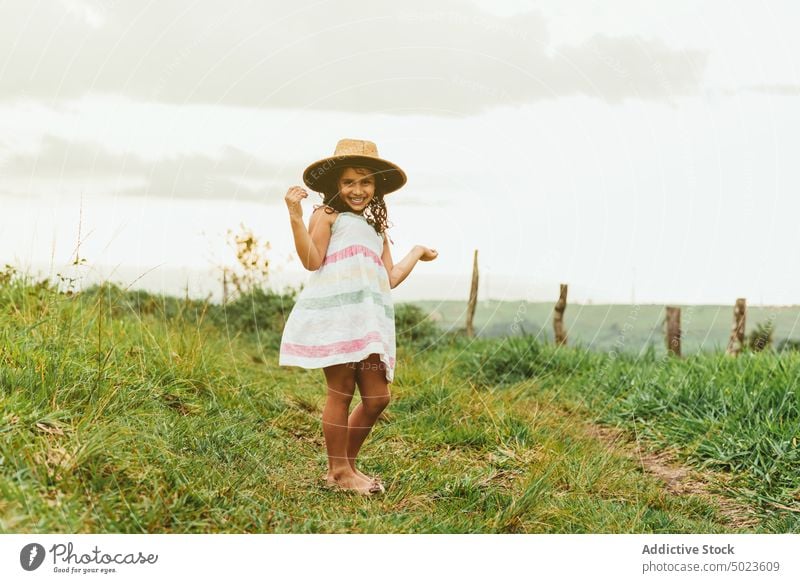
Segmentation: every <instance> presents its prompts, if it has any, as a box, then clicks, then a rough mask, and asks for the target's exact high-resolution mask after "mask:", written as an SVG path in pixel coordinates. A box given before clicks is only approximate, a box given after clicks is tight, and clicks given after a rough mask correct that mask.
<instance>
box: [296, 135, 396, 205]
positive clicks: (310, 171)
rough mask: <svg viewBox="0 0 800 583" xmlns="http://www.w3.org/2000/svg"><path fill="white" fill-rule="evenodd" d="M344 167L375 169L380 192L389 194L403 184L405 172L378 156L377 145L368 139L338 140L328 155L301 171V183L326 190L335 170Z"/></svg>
mask: <svg viewBox="0 0 800 583" xmlns="http://www.w3.org/2000/svg"><path fill="white" fill-rule="evenodd" d="M343 166H351V167H357V168H358V167H362V166H363V167H365V168H370V169H372V170H375V172H376V173H377V175H376V176H375V182H376V185H377V184H380V185H381V186H380V188H381V192H383V194H389V193H390V192H394V191H395V190H397V189H398V188H400V187H402V186H403V185H404V184H405V183H406V173H405V172H403V171H402V170H401V169H400V167H399V166H397V165H396V164H392V163H391V162H389V161H388V160H384V159H383V158H379V157H378V147H377V146H376V145H375V143H374V142H369V141H367V140H351V139H347V138H345V139H343V140H339V142H338V143H337V144H336V151H335V152H334V153H333V156H331V157H330V158H323V159H322V160H318V161H316V162H314V163H313V164H311V166H309V167H308V168H306V169H305V171H304V172H303V182H305V183H306V186H308V187H309V188H310V189H312V190H315V191H316V192H323V191H325V190H329V189H328V188H327V187H328V186H329V185H330V186H335V185H332V184H331V181H333V180H334V179H335V178H336V176H337V173H336V172H334V169H336V168H341V167H343Z"/></svg>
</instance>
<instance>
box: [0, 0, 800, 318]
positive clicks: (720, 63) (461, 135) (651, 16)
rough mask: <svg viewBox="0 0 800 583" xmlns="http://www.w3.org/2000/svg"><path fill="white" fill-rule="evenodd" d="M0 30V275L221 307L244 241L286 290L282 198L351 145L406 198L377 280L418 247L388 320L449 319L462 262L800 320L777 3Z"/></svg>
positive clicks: (796, 101) (185, 16) (210, 19)
mask: <svg viewBox="0 0 800 583" xmlns="http://www.w3.org/2000/svg"><path fill="white" fill-rule="evenodd" d="M0 12H2V18H0V46H2V51H0V205H1V206H0V262H5V263H11V264H14V265H16V266H18V267H20V268H23V269H30V270H32V271H36V270H41V272H42V273H44V274H55V273H72V274H73V275H75V274H77V275H80V276H83V277H85V278H87V281H88V280H91V279H92V278H96V277H101V276H102V277H107V276H108V277H111V278H112V279H115V280H117V281H120V282H122V283H124V284H126V285H127V284H132V285H133V286H134V287H140V286H145V287H150V288H153V289H158V288H164V289H166V290H167V291H170V292H174V291H175V290H176V289H177V288H180V287H181V285H180V284H181V280H180V278H181V277H186V274H189V276H190V277H191V279H190V285H189V287H190V294H192V295H204V294H205V293H206V292H208V291H211V292H213V293H215V294H216V293H218V289H219V286H218V285H217V284H215V283H214V279H213V275H212V274H205V275H203V272H205V271H208V270H209V269H211V268H212V266H213V265H218V264H224V263H230V262H231V261H232V258H233V256H232V252H231V251H230V249H229V248H227V247H226V245H225V232H226V230H227V229H236V228H237V227H238V226H239V225H240V224H244V225H245V226H247V227H249V228H251V229H253V231H255V233H256V234H257V235H259V236H260V237H262V238H263V239H265V240H268V241H269V242H270V244H271V258H272V265H273V267H274V270H275V274H274V281H275V282H276V285H282V284H283V283H293V284H296V283H298V282H300V281H303V280H304V279H305V277H306V276H307V272H303V271H302V269H301V268H300V266H299V262H298V261H297V259H296V256H294V249H293V241H292V237H291V230H290V228H289V223H288V215H287V211H286V207H285V204H284V202H283V196H284V194H285V193H286V190H287V188H288V187H289V186H291V185H295V184H300V183H301V174H302V170H303V169H304V168H305V167H306V166H307V165H308V164H309V163H311V162H312V161H315V160H317V159H319V158H322V157H324V156H327V155H330V154H331V153H332V152H333V148H334V146H335V144H336V141H337V140H339V139H340V138H343V137H349V138H360V139H369V140H372V141H374V142H376V143H377V144H378V148H379V152H380V154H381V155H382V156H384V157H385V158H388V159H389V160H391V161H393V162H395V163H397V164H399V165H400V166H402V167H403V168H404V169H405V170H406V173H407V174H408V176H409V180H408V183H407V185H406V186H405V187H404V188H403V189H402V190H400V191H398V192H396V193H393V194H391V195H389V197H388V198H387V205H388V208H389V217H390V222H391V224H392V225H393V226H392V229H391V230H390V236H391V237H392V239H393V240H394V242H395V245H394V247H393V256H394V259H395V261H398V260H399V259H401V258H402V257H403V256H404V255H405V254H406V253H407V252H408V251H409V250H410V248H411V247H412V246H413V245H414V244H418V243H419V244H423V245H427V246H430V247H435V248H436V249H438V250H439V254H440V255H439V259H437V260H436V261H434V262H431V263H421V264H418V266H417V268H416V270H415V272H414V273H413V274H412V275H411V277H410V278H409V279H408V280H406V282H404V283H403V284H402V285H401V286H400V287H398V288H397V289H396V290H394V291H393V294H394V296H395V298H396V299H400V300H402V299H413V298H464V297H466V295H467V293H468V281H469V273H470V269H471V265H472V250H473V249H478V250H479V261H480V266H481V295H482V298H483V299H486V298H488V297H492V298H496V299H520V298H525V299H529V300H550V299H553V300H554V299H555V298H556V297H557V295H558V283H559V282H564V283H569V284H570V298H571V299H572V300H573V301H590V300H591V301H593V302H595V303H599V302H629V301H631V300H632V299H633V300H635V301H637V302H648V303H649V302H653V303H662V302H664V303H667V302H668V303H723V304H732V303H733V301H734V300H735V298H737V297H747V298H748V301H749V302H751V303H753V304H758V303H780V304H784V303H800V277H797V264H798V261H797V238H796V233H797V223H798V216H800V198H799V197H798V196H797V195H798V191H800V170H798V167H797V164H796V162H795V160H796V158H797V153H798V152H800V78H799V77H798V62H797V60H798V59H797V55H800V39H798V37H797V35H796V34H795V32H794V28H795V24H796V23H797V22H798V21H800V8H799V7H798V6H797V5H796V3H792V2H790V1H785V2H780V1H773V2H768V3H767V2H740V1H730V0H726V1H706V2H703V3H698V2H694V1H689V0H687V1H683V0H681V1H673V2H669V3H665V2H655V1H643V0H630V1H628V0H625V1H623V0H616V1H602V2H600V1H581V2H563V1H557V0H552V1H549V0H548V1H514V0H505V1H502V0H501V1H498V0H494V1H488V0H460V1H455V0H448V1H439V2H436V3H431V2H423V1H421V0H411V1H407V2H403V3H394V2H383V1H378V2H376V1H337V2H334V1H327V2H326V1H305V0H298V1H295V2H291V3H285V2H277V1H274V2H264V1H251V2H245V1H238V0H227V1H226V2H208V1H206V2H190V1H167V0H162V1H160V2H154V1H151V2H138V1H132V0H117V1H113V0H111V1H105V2H101V1H100V0H60V1H56V0H49V1H48V0H42V1H40V2H23V1H21V0H20V1H13V2H4V3H2V4H0ZM316 202H318V198H317V196H316V195H315V194H312V195H311V197H309V199H307V200H306V201H305V205H304V206H305V210H306V216H308V213H310V210H311V206H312V204H314V203H316ZM79 243H80V245H79ZM76 249H77V253H78V254H79V256H80V257H82V258H85V259H86V262H87V263H86V265H85V266H83V267H80V268H72V270H71V271H70V269H69V268H68V267H67V266H68V265H69V263H70V262H71V261H72V260H73V259H74V258H75V255H76Z"/></svg>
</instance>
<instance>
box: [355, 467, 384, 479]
mask: <svg viewBox="0 0 800 583" xmlns="http://www.w3.org/2000/svg"><path fill="white" fill-rule="evenodd" d="M350 468H351V469H352V470H353V471H354V472H355V474H356V475H357V476H358V477H359V478H363V479H365V480H369V481H370V482H381V483H382V482H383V480H381V479H380V477H379V476H368V475H367V474H365V473H364V472H362V471H361V470H359V469H357V468H355V467H354V466H350Z"/></svg>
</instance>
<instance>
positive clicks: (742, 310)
mask: <svg viewBox="0 0 800 583" xmlns="http://www.w3.org/2000/svg"><path fill="white" fill-rule="evenodd" d="M746 312H747V302H746V300H745V298H738V299H737V300H736V305H735V306H734V308H733V328H731V338H730V340H729V341H728V350H727V352H728V354H732V355H733V356H738V355H739V353H740V352H741V351H742V348H744V324H745V315H746Z"/></svg>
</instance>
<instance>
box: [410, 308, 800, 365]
mask: <svg viewBox="0 0 800 583" xmlns="http://www.w3.org/2000/svg"><path fill="white" fill-rule="evenodd" d="M413 303H414V304H415V305H417V306H419V307H420V308H422V309H423V310H424V311H425V312H426V313H428V314H433V315H434V317H435V318H437V323H438V325H439V326H440V327H441V328H442V329H444V330H448V329H456V328H463V327H464V322H465V317H466V316H465V315H466V309H467V303H466V302H458V301H452V300H443V301H436V300H428V301H415V302H413ZM554 303H555V302H552V303H539V302H523V301H517V302H512V301H496V300H486V301H480V302H478V306H477V308H476V310H475V331H476V334H477V335H478V336H479V337H482V338H498V337H505V336H518V335H522V334H525V333H527V334H533V335H534V336H536V337H537V338H539V339H540V340H542V341H543V342H544V341H548V342H552V341H553V323H552V316H553V306H554ZM664 315H665V309H664V306H660V305H634V304H631V305H624V304H610V305H581V304H569V305H568V306H567V310H566V312H565V313H564V324H565V326H566V327H567V331H568V334H569V339H570V344H578V345H581V346H583V347H585V348H587V349H592V350H599V351H611V350H616V351H618V352H619V351H624V352H629V353H632V354H637V353H639V352H641V351H644V350H647V349H648V348H650V347H651V346H652V348H653V350H654V351H655V353H656V354H664V353H665V352H666V348H665V341H664V329H663V322H664ZM768 321H772V322H773V323H774V325H775V343H776V344H777V343H779V342H780V341H781V340H783V339H786V338H789V339H792V340H795V341H797V340H799V339H800V306H749V307H748V308H747V330H748V332H749V331H751V330H752V329H754V327H755V326H756V325H757V324H759V323H763V322H768ZM732 324H733V303H731V305H730V306H681V329H682V330H681V332H682V348H683V353H684V354H692V353H696V352H716V351H718V350H724V349H725V347H726V346H727V344H728V338H729V337H730V332H731V326H732Z"/></svg>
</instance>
